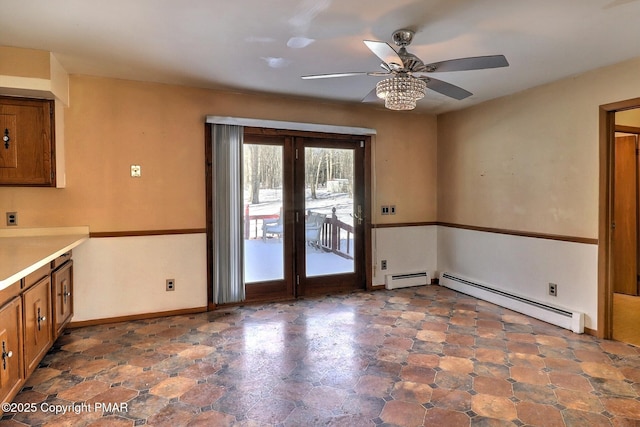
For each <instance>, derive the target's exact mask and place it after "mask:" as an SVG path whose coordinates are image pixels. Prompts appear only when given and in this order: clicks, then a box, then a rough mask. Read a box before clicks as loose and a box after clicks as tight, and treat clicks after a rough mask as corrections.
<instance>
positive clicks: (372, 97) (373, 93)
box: [362, 87, 380, 102]
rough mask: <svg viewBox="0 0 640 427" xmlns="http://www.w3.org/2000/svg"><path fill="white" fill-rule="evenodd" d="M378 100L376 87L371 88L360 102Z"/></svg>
mask: <svg viewBox="0 0 640 427" xmlns="http://www.w3.org/2000/svg"><path fill="white" fill-rule="evenodd" d="M377 101H380V98H378V95H376V88H375V87H374V88H373V89H371V92H369V93H368V94H367V96H365V97H364V98H362V102H377Z"/></svg>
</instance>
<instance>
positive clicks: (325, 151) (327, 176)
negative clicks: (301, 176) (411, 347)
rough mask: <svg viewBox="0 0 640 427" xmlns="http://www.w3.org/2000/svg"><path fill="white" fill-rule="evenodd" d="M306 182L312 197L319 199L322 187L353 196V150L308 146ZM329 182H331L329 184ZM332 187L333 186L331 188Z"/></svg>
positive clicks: (306, 153) (306, 151)
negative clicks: (319, 191)
mask: <svg viewBox="0 0 640 427" xmlns="http://www.w3.org/2000/svg"><path fill="white" fill-rule="evenodd" d="M305 160H306V162H305V182H306V183H307V186H308V188H309V190H310V192H311V198H312V199H317V198H318V196H317V190H318V188H320V187H324V188H327V189H328V190H331V191H332V192H337V193H348V194H349V197H352V196H353V194H352V193H353V188H352V185H351V179H350V177H351V176H352V175H353V152H352V151H351V150H334V149H329V148H307V149H306V150H305ZM328 183H331V185H330V186H329V185H328ZM329 187H332V188H329Z"/></svg>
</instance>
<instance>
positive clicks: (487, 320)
mask: <svg viewBox="0 0 640 427" xmlns="http://www.w3.org/2000/svg"><path fill="white" fill-rule="evenodd" d="M639 396H640V348H637V347H634V346H630V345H626V344H622V343H618V342H614V341H606V340H599V339H596V338H594V337H592V336H587V335H577V334H573V333H572V332H569V331H566V330H563V329H560V328H557V327H554V326H551V325H548V324H545V323H543V322H540V321H537V320H535V319H531V318H528V317H526V316H523V315H520V314H517V313H514V312H511V311H509V310H506V309H502V308H499V307H496V306H494V305H492V304H490V303H486V302H483V301H479V300H477V299H475V298H472V297H468V296H465V295H462V294H459V293H456V292H453V291H451V290H448V289H445V288H442V287H439V286H436V285H434V286H426V287H419V288H409V289H402V290H396V291H376V292H370V293H354V294H349V295H338V296H326V297H319V298H307V299H300V300H298V301H294V302H286V303H271V304H264V305H251V306H245V307H233V308H223V309H219V310H217V311H214V312H209V313H202V314H197V315H188V316H174V317H165V318H159V319H151V320H141V321H131V322H124V323H117V324H109V325H101V326H92V327H85V328H79V329H71V330H69V331H67V332H66V333H65V334H64V335H63V336H62V337H61V338H60V339H59V340H58V341H57V342H56V344H55V346H54V348H53V349H52V350H51V351H50V352H49V354H48V355H47V356H46V357H45V358H44V360H43V361H42V363H41V365H40V367H39V368H38V369H37V370H36V372H35V373H34V375H33V376H32V377H31V378H30V379H29V381H28V383H27V384H26V386H25V387H24V389H23V390H22V391H21V392H20V394H19V395H18V396H17V397H16V399H15V400H14V402H15V403H25V404H33V405H30V406H27V407H31V408H34V411H33V412H27V411H23V412H20V413H9V414H5V415H4V416H3V417H2V421H1V424H2V425H3V426H4V425H7V426H18V425H43V426H67V425H68V426H121V425H122V426H130V425H153V426H171V427H177V426H267V425H275V426H327V425H328V426H357V427H360V426H376V425H377V426H447V427H451V426H640V397H639ZM56 410H58V411H59V412H62V411H66V413H59V414H56V413H55V411H56Z"/></svg>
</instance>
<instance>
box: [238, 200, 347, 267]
mask: <svg viewBox="0 0 640 427" xmlns="http://www.w3.org/2000/svg"><path fill="white" fill-rule="evenodd" d="M278 217H279V215H278V214H269V215H250V214H249V205H246V206H245V211H244V238H245V239H262V225H263V224H264V222H265V220H275V219H277V218H278ZM320 247H321V248H322V249H324V250H325V251H327V252H332V253H334V254H336V255H339V256H341V257H343V258H347V259H353V255H352V254H351V253H352V250H353V225H351V224H347V223H345V222H343V221H340V220H339V219H338V216H337V215H336V208H331V215H330V216H327V217H326V218H325V220H324V224H323V225H322V230H321V231H320Z"/></svg>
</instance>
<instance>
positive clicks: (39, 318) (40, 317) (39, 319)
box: [37, 307, 47, 330]
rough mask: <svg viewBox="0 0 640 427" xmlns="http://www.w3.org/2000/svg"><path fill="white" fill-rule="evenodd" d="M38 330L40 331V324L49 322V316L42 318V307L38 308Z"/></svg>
mask: <svg viewBox="0 0 640 427" xmlns="http://www.w3.org/2000/svg"><path fill="white" fill-rule="evenodd" d="M37 320H38V330H40V322H44V321H45V320H47V316H40V307H38V318H37Z"/></svg>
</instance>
